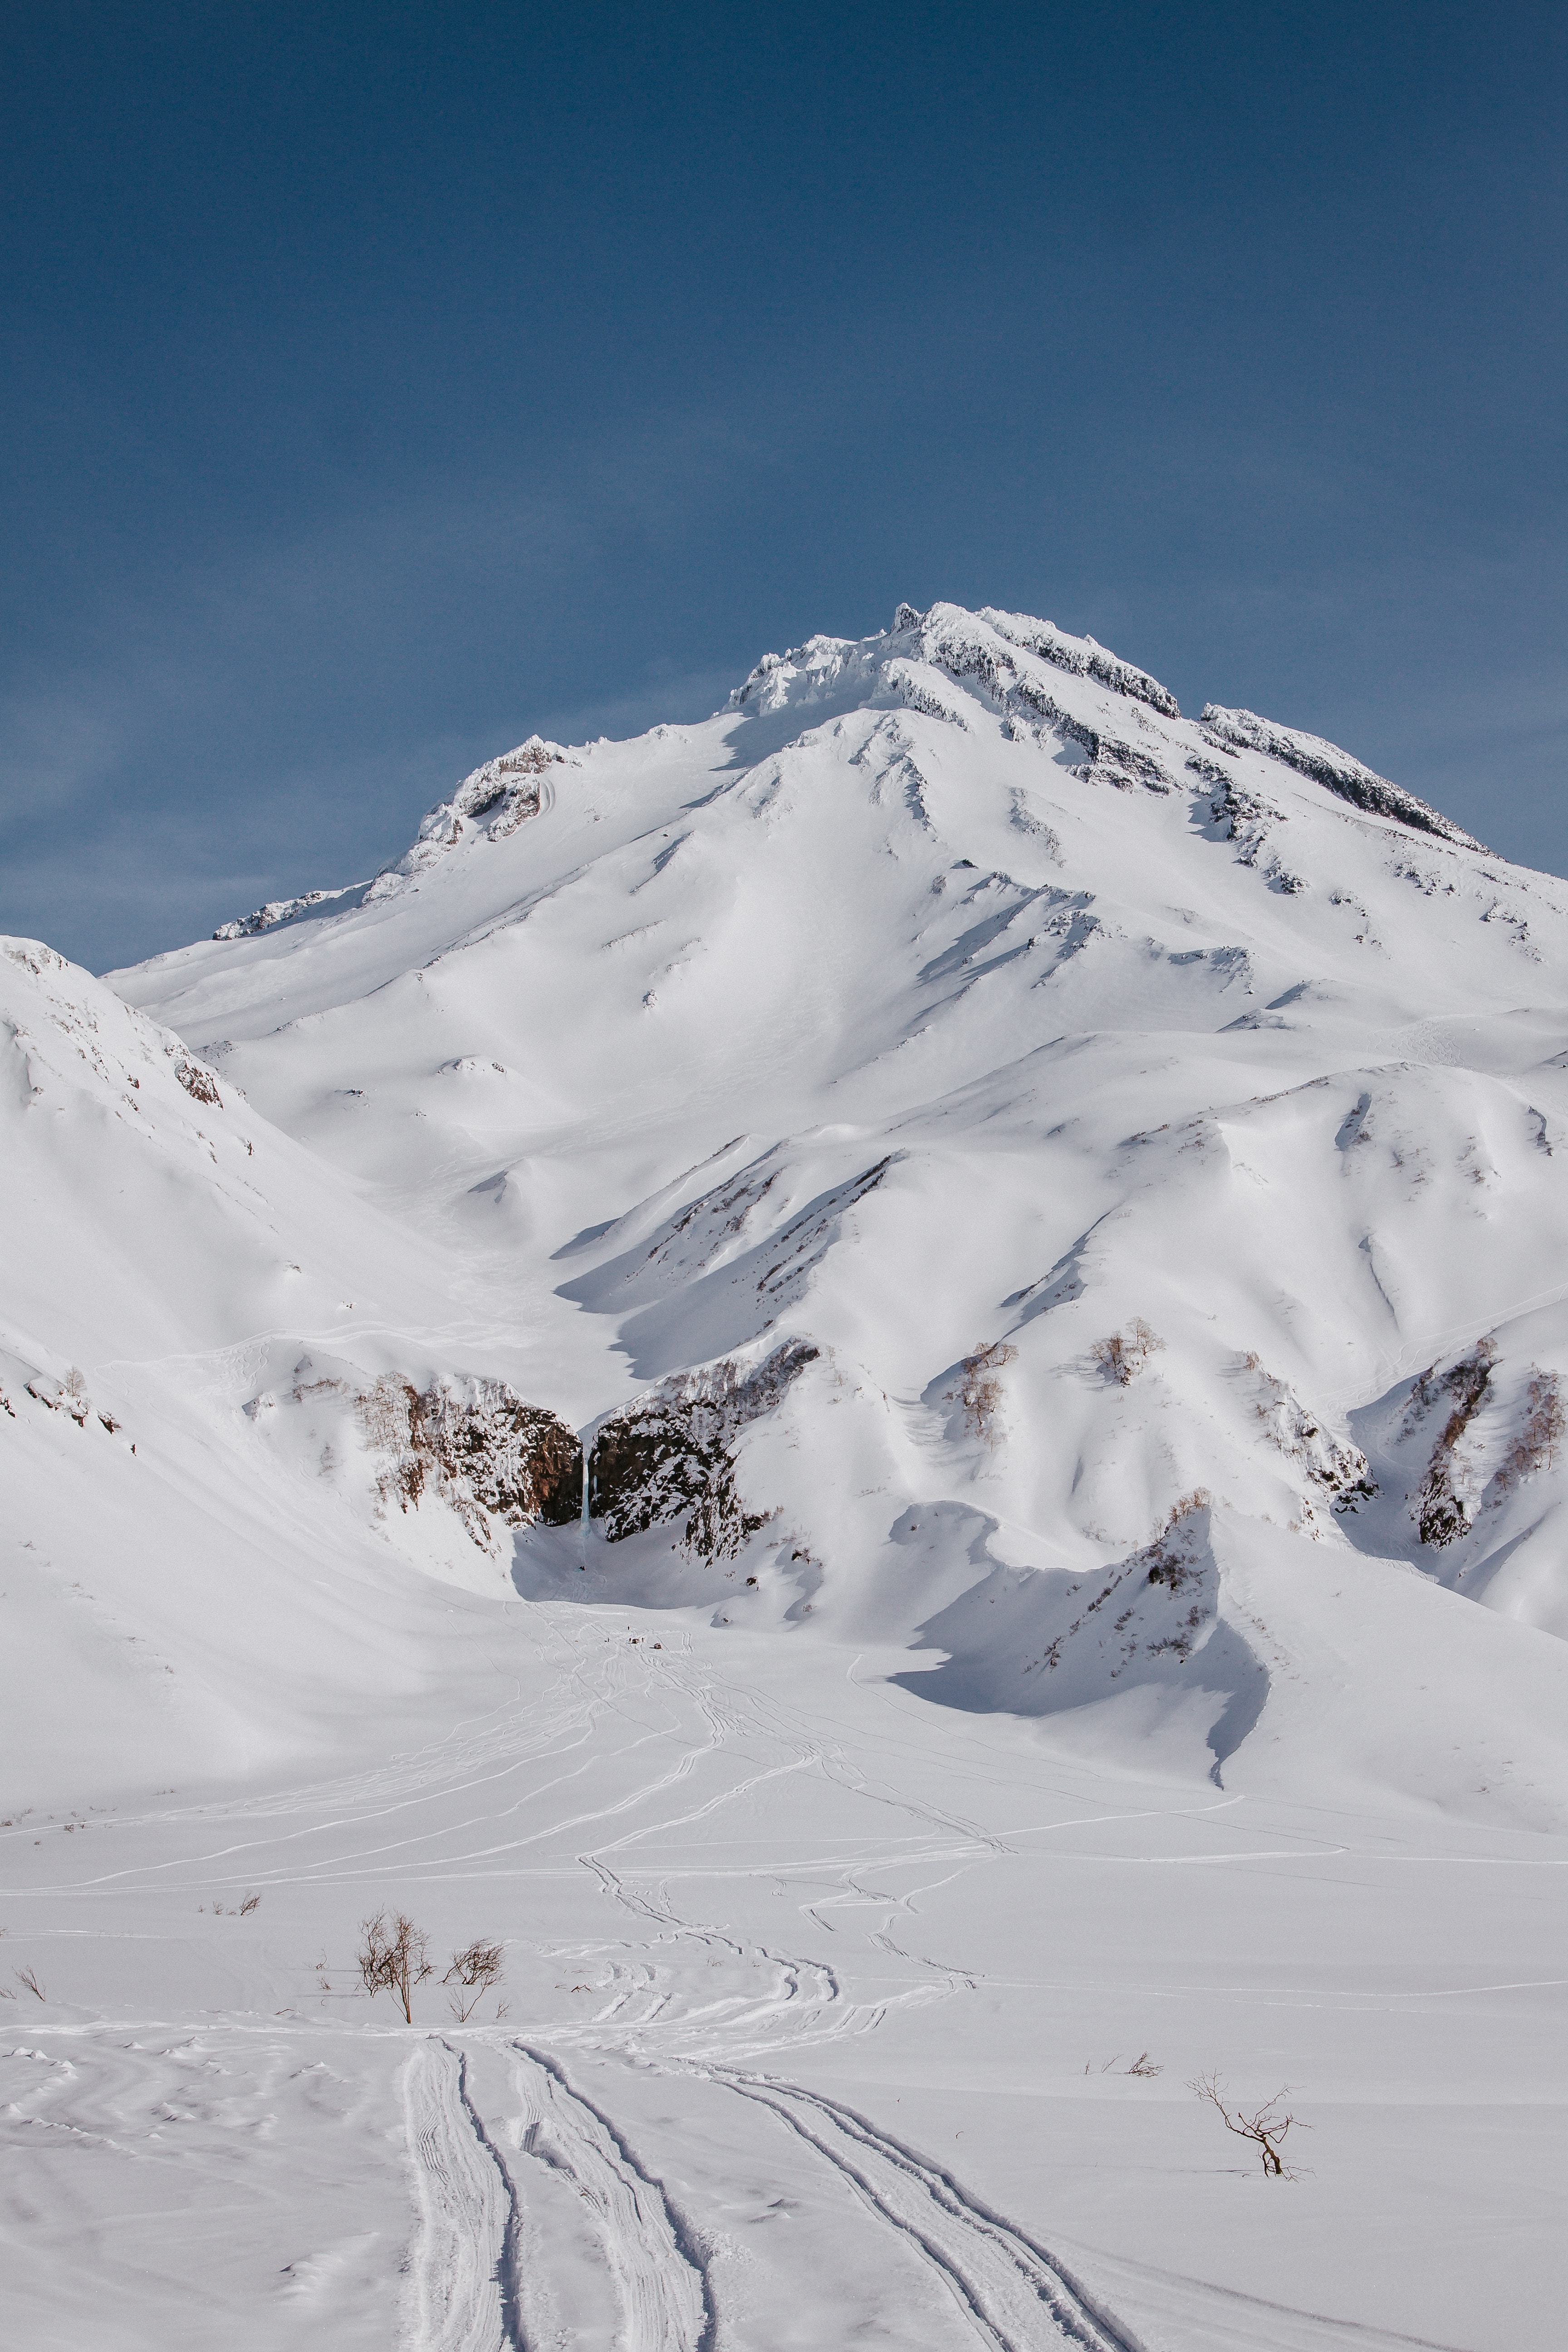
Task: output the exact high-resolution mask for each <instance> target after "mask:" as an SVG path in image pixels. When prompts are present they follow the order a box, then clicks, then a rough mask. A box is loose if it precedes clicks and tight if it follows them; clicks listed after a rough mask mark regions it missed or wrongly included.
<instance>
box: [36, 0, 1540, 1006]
mask: <svg viewBox="0 0 1568 2352" xmlns="http://www.w3.org/2000/svg"><path fill="white" fill-rule="evenodd" d="M1565 28H1568V12H1565V11H1564V10H1563V7H1562V6H1561V5H1552V6H1539V7H1538V6H1535V5H1508V0H1504V4H1503V5H1493V6H1491V7H1489V8H1488V9H1479V8H1477V7H1474V6H1473V5H1465V6H1450V5H1444V0H1425V4H1424V5H1409V6H1407V5H1367V0H1360V5H1354V6H1341V5H1334V0H1318V5H1310V6H1304V5H1273V6H1271V5H1263V0H1252V5H1246V6H1233V5H1205V0H1189V5H1179V6H1177V5H1101V6H1097V7H1085V6H1057V5H1037V6H1013V5H1005V0H1001V4H1000V5H985V6H967V5H963V0H950V5H945V6H941V7H938V6H928V5H922V4H921V0H900V5H879V0H868V5H857V6H851V7H839V8H836V9H831V10H829V9H822V8H817V7H812V6H799V7H795V8H793V9H770V10H766V11H763V10H760V9H752V8H749V7H742V6H730V7H705V6H695V5H679V0H676V4H675V5H668V6H666V7H665V8H663V9H650V8H647V7H644V8H637V9H633V8H629V7H624V6H596V5H576V6H574V7H572V8H570V9H567V8H559V7H538V6H528V5H516V6H510V7H491V6H487V5H459V6H447V7H436V6H429V5H426V6H380V7H362V6H357V5H353V0H337V5H334V6H333V7H332V8H331V9H325V10H323V9H321V8H320V7H319V6H314V5H313V6H311V7H309V8H305V7H296V6H292V5H288V4H287V0H272V5H266V6H261V7H247V6H244V5H234V4H233V0H230V4H229V5H223V6H221V7H220V6H200V5H187V6H165V5H157V0H144V5H138V6H135V7H123V6H119V5H114V0H90V5H52V6H45V5H26V0H13V5H10V6H8V7H7V8H6V9H5V14H4V20H3V24H0V206H3V211H0V218H3V220H4V225H5V233H4V237H3V239H0V331H3V333H4V367H3V369H0V449H3V451H4V475H3V486H0V533H3V537H0V552H3V555H4V562H3V563H0V597H3V598H4V626H3V630H0V762H3V765H0V929H8V930H13V931H18V930H19V931H24V932H29V933H32V934H35V935H41V936H43V937H45V938H47V939H48V940H51V941H52V942H53V943H54V944H55V945H57V946H58V947H59V948H61V949H63V950H65V951H66V952H67V953H68V954H69V955H72V956H74V957H76V958H78V959H79V960H80V961H85V962H88V963H90V964H92V965H94V966H95V967H97V968H100V969H101V968H103V967H105V966H107V965H110V964H112V963H116V962H121V961H126V960H128V959H130V958H132V957H134V956H141V955H144V954H147V953H150V952H153V950H156V949H158V948H161V947H164V946H169V945H173V944H174V943H176V942H178V941H180V940H184V939H187V938H190V937H194V936H197V935H200V934H202V933H204V932H205V931H208V930H210V929H211V928H212V926H213V925H214V923H215V922H217V921H219V920H222V919H225V918H226V917H229V916H233V915H238V914H242V913H244V912H245V911H246V910H247V909H248V908H251V907H253V906H255V905H256V904H258V902H259V901H260V900H261V899H263V898H268V897H274V896H279V895H282V894H285V893H290V892H293V891H296V890H300V889H303V888H307V887H310V886H312V885H326V884H331V883H334V882H342V881H347V880H351V879H353V878H356V877H360V876H363V875H365V874H368V873H370V872H372V871H373V870H374V867H375V866H377V865H379V864H381V863H382V862H384V860H386V859H388V858H390V857H393V856H397V855H398V854H400V853H401V851H402V850H403V848H404V847H405V845H406V843H407V841H408V839H409V837H410V836H411V835H412V832H413V830H414V826H415V824H416V820H417V818H418V816H419V814H421V812H422V811H423V810H424V809H425V808H426V807H427V806H428V805H429V804H430V803H432V802H433V801H435V800H436V799H437V798H439V797H440V796H441V795H442V794H443V793H444V792H445V791H446V789H447V786H448V785H449V784H450V783H451V782H452V781H453V780H454V779H455V778H456V777H457V776H458V775H459V774H461V773H462V772H464V771H465V770H466V769H468V767H470V766H472V765H473V764H474V763H475V762H476V761H478V760H479V759H481V758H483V757H485V756H486V755H487V754H489V752H491V751H496V750H499V749H501V748H504V747H505V746H507V745H509V744H510V743H513V742H515V741H517V740H519V739H520V738H521V736H523V735H525V734H527V733H528V732H530V731H531V730H533V729H535V728H537V729H539V730H541V731H542V732H543V733H545V734H550V735H554V736H557V737H560V738H563V739H564V740H573V739H580V738H582V737H584V736H585V735H591V734H598V733H610V734H616V733H628V732H633V731H636V730H640V729H641V728H643V727H646V726H647V725H650V724H651V723H652V722H653V721H654V720H655V719H660V718H674V719H679V718H689V717H694V716H698V715H700V714H703V713H705V712H706V711H708V710H710V709H712V708H713V707H714V706H715V705H716V703H717V702H719V701H720V700H721V698H722V697H723V695H724V693H725V692H726V691H727V690H728V688H730V686H731V684H732V683H734V682H735V680H736V679H738V678H739V677H742V676H743V675H744V673H745V671H746V670H747V669H748V668H749V667H751V665H752V662H753V661H754V659H755V658H756V656H758V655H759V654H760V653H761V652H763V650H764V649H765V648H768V647H782V646H786V645H790V644H794V643H797V642H798V641H799V640H800V639H801V638H802V637H803V636H805V635H809V634H810V633H811V632H812V631H814V630H817V629H824V630H830V631H833V632H836V633H838V634H841V635H862V634H864V633H866V632H868V631H869V630H872V629H874V628H877V627H879V626H882V625H886V624H887V623H888V622H889V620H890V618H891V615H892V612H893V607H894V605H895V604H896V603H897V602H898V600H899V599H900V597H908V598H909V599H910V601H911V602H913V603H914V604H921V605H924V604H929V603H931V601H932V600H933V599H935V598H937V597H951V598H953V599H956V600H958V601H960V602H962V603H965V604H1003V605H1006V606H1011V607H1014V608H1018V609H1023V610H1026V611H1029V612H1034V613H1039V614H1046V615H1047V616H1048V617H1050V618H1052V619H1054V620H1056V621H1057V622H1058V623H1059V624H1060V625H1062V626H1064V627H1066V628H1068V629H1072V630H1075V631H1082V630H1088V631H1089V632H1091V633H1092V634H1093V635H1095V636H1097V637H1099V638H1100V639H1101V640H1102V641H1103V642H1105V643H1107V644H1109V645H1111V646H1115V647H1116V648H1117V649H1118V650H1119V651H1121V652H1122V653H1124V654H1125V655H1127V656H1130V657H1131V658H1132V659H1134V660H1136V661H1138V662H1140V663H1142V664H1143V665H1145V666H1146V667H1149V668H1151V669H1152V670H1153V671H1154V672H1155V673H1156V674H1157V675H1158V676H1159V677H1162V678H1163V679H1164V680H1165V682H1166V683H1167V684H1168V685H1169V686H1170V687H1172V688H1173V690H1174V691H1175V692H1176V693H1177V694H1178V695H1179V697H1180V698H1181V700H1182V704H1183V707H1184V709H1191V708H1195V707H1196V706H1197V705H1198V704H1199V703H1201V701H1202V700H1203V699H1204V698H1205V697H1213V698H1215V699H1217V700H1219V701H1222V702H1228V703H1244V704H1247V705H1248V706H1250V707H1251V708H1253V709H1259V710H1262V711H1265V712H1267V713H1268V714H1269V715H1270V716H1272V717H1275V718H1277V719H1284V720H1286V721H1289V722H1290V723H1292V724H1295V725H1298V726H1304V727H1308V728H1310V729H1313V730H1316V731H1318V732H1320V733H1322V734H1326V735H1329V736H1331V737H1332V738H1334V739H1335V740H1337V741H1340V742H1342V743H1344V744H1346V745H1347V746H1349V747H1350V748H1351V749H1352V750H1353V751H1356V752H1357V753H1358V754H1360V755H1361V756H1362V757H1363V758H1364V759H1367V760H1369V761H1371V762H1372V763H1373V765H1374V766H1376V767H1379V768H1381V769H1383V770H1384V772H1386V773H1388V774H1391V775H1393V776H1394V777H1396V778H1398V779H1399V780H1400V781H1401V782H1405V783H1408V784H1410V785H1412V786H1414V787H1415V789H1416V790H1417V791H1420V792H1423V793H1426V794H1427V795H1428V796H1429V797H1430V798H1432V799H1434V800H1436V802H1438V803H1440V804H1441V805H1442V806H1443V807H1445V808H1447V809H1448V810H1450V811H1451V812H1452V813H1453V814H1455V815H1456V816H1458V818H1459V819H1460V820H1461V822H1462V823H1464V824H1467V825H1468V826H1470V827H1472V828H1473V829H1474V830H1475V831H1477V832H1479V834H1480V835H1482V836H1483V837H1484V838H1486V839H1488V840H1489V841H1490V842H1492V843H1493V844H1494V845H1496V846H1497V847H1498V848H1499V849H1500V850H1501V851H1503V852H1504V853H1505V854H1507V855H1509V856H1514V857H1517V858H1521V859H1524V860H1526V861H1528V862H1531V863H1534V864H1540V865H1545V866H1552V867H1553V868H1555V869H1556V870H1558V871H1568V796H1565V793H1564V790H1563V784H1564V777H1565V760H1564V754H1565V751H1568V659H1565V647H1564V635H1563V584H1564V583H1563V572H1564V543H1565V535H1564V520H1565V517H1564V503H1565V501H1564V428H1565V423H1568V403H1565V400H1564V384H1565V369H1564V356H1565V355H1564V333H1563V329H1564V313H1565V307H1568V305H1565V282H1568V281H1565V278H1564V268H1563V264H1564V258H1565V256H1564V236H1563V226H1564V218H1563V215H1564V205H1563V196H1564V156H1565V146H1564V140H1563V122H1564V118H1565V106H1564V101H1565V99H1568V70H1565V68H1568V34H1565Z"/></svg>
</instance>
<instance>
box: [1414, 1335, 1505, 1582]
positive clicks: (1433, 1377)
mask: <svg viewBox="0 0 1568 2352" xmlns="http://www.w3.org/2000/svg"><path fill="white" fill-rule="evenodd" d="M1496 1360H1497V1348H1496V1344H1495V1342H1493V1341H1492V1340H1491V1339H1482V1340H1480V1341H1479V1342H1478V1344H1477V1346H1476V1347H1475V1348H1474V1349H1472V1350H1471V1352H1470V1354H1469V1355H1468V1356H1462V1357H1461V1358H1460V1359H1459V1360H1458V1363H1456V1364H1450V1365H1449V1367H1448V1369H1447V1371H1446V1372H1442V1373H1439V1372H1438V1371H1437V1369H1436V1365H1432V1366H1430V1367H1429V1368H1428V1369H1427V1370H1426V1371H1425V1372H1423V1373H1422V1375H1421V1377H1420V1379H1419V1380H1418V1381H1416V1383H1415V1387H1414V1389H1413V1390H1412V1391H1411V1399H1410V1412H1409V1418H1410V1420H1411V1421H1412V1423H1414V1422H1416V1421H1418V1420H1420V1419H1422V1418H1423V1417H1424V1416H1425V1415H1426V1413H1428V1412H1431V1410H1432V1408H1433V1406H1434V1405H1436V1404H1438V1403H1440V1402H1444V1401H1445V1400H1447V1402H1448V1404H1449V1411H1448V1413H1447V1417H1446V1419H1445V1421H1444V1423H1443V1427H1442V1430H1441V1431H1440V1433H1439V1434H1438V1438H1437V1442H1436V1444H1435V1445H1434V1446H1433V1448H1432V1459H1431V1462H1430V1463H1429V1465H1427V1470H1426V1477H1425V1478H1424V1479H1423V1480H1422V1482H1421V1490H1420V1493H1419V1494H1418V1495H1417V1496H1416V1497H1415V1524H1416V1526H1417V1527H1418V1528H1419V1529H1420V1531H1421V1540H1422V1542H1423V1543H1424V1544H1439V1545H1441V1544H1449V1543H1452V1542H1453V1540H1454V1538H1455V1537H1456V1536H1462V1535H1465V1534H1468V1530H1469V1528H1470V1523H1471V1521H1472V1520H1473V1519H1474V1517H1475V1515H1476V1496H1475V1495H1474V1493H1473V1492H1471V1491H1470V1486H1469V1481H1468V1478H1467V1475H1466V1471H1465V1467H1464V1465H1463V1463H1462V1460H1461V1457H1460V1454H1459V1447H1460V1444H1461V1441H1462V1440H1463V1438H1464V1435H1465V1433H1466V1431H1467V1430H1468V1428H1469V1425H1470V1423H1471V1422H1472V1421H1474V1419H1475V1418H1476V1415H1477V1413H1478V1412H1479V1411H1480V1409H1481V1405H1482V1402H1483V1401H1484V1400H1485V1397H1486V1394H1487V1391H1488V1389H1489V1386H1490V1384H1491V1377H1492V1367H1493V1365H1494V1363H1495V1362H1496Z"/></svg>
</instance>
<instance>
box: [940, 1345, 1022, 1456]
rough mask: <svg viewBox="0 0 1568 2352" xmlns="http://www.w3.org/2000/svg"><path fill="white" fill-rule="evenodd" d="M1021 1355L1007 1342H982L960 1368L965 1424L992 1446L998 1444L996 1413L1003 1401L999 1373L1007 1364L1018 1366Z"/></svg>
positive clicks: (974, 1435) (960, 1398) (959, 1392)
mask: <svg viewBox="0 0 1568 2352" xmlns="http://www.w3.org/2000/svg"><path fill="white" fill-rule="evenodd" d="M1017 1355H1018V1350H1017V1349H1016V1348H1011V1347H1009V1346H1008V1344H1007V1342H1006V1340H1005V1339H992V1340H990V1341H988V1342H987V1341H982V1343H981V1345H980V1346H979V1347H978V1348H976V1349H975V1350H974V1353H973V1355H972V1356H965V1357H964V1359H963V1363H962V1365H961V1366H960V1370H962V1372H963V1380H962V1381H960V1383H959V1387H958V1402H959V1403H960V1404H961V1405H962V1406H963V1425H964V1427H965V1429H967V1430H968V1432H969V1433H970V1435H971V1436H972V1437H981V1438H984V1441H985V1444H987V1445H988V1446H994V1444H995V1443H996V1412H997V1408H998V1407H999V1406H1000V1404H1001V1402H1002V1383H1001V1381H1000V1380H998V1378H997V1374H998V1373H999V1372H1000V1371H1001V1370H1002V1368H1003V1366H1004V1365H1005V1364H1011V1363H1015V1362H1016V1360H1017ZM949 1393H950V1394H951V1393H952V1391H949Z"/></svg>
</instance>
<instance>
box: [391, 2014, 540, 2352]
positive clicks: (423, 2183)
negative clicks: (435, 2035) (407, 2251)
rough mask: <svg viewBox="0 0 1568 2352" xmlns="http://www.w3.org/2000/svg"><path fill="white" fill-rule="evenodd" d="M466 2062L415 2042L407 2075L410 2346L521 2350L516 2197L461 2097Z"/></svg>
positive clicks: (436, 2351) (447, 2050) (430, 2351)
mask: <svg viewBox="0 0 1568 2352" xmlns="http://www.w3.org/2000/svg"><path fill="white" fill-rule="evenodd" d="M464 2075H465V2061H464V2060H463V2058H462V2057H461V2056H460V2055H459V2053H458V2052H456V2051H454V2050H453V2049H451V2047H450V2046H449V2045H448V2044H447V2042H442V2041H439V2040H436V2039H432V2040H431V2041H428V2042H421V2043H420V2044H419V2045H418V2047H417V2048H416V2050H415V2052H414V2053H413V2055H412V2057H411V2058H410V2059H409V2061H408V2065H407V2068H406V2070H405V2074H404V2090H403V2096H404V2106H405V2116H406V2121H407V2131H408V2147H409V2153H410V2155H411V2157H412V2158H413V2162H414V2171H415V2179H416V2188H417V2192H418V2198H419V2209H420V2222H419V2232H418V2236H417V2238H416V2242H415V2245H414V2249H413V2252H412V2254H411V2256H410V2265H409V2267H410V2273H411V2284H412V2303H413V2327H412V2335H411V2340H412V2342H413V2344H414V2345H415V2346H416V2347H417V2352H498V2347H507V2352H525V2347H524V2345H523V2339H522V2337H521V2334H520V2333H519V2330H518V2326H517V2319H516V2309H515V2305H516V2296H515V2289H514V2285H513V2280H512V2263H513V2260H514V2251H513V2250H514V2243H515V2237H516V2218H517V2216H516V2198H515V2195H514V2192H513V2190H512V2186H511V2181H510V2178H509V2176H508V2174H507V2172H506V2171H505V2169H504V2168H503V2167H502V2165H501V2163H500V2159H499V2158H498V2157H497V2155H496V2152H495V2150H494V2148H493V2147H491V2145H490V2143H489V2138H488V2137H487V2136H486V2133H485V2129H484V2126H483V2125H482V2124H481V2123H480V2121H479V2116H478V2115H477V2114H476V2112H475V2110H474V2107H473V2105H472V2103H471V2102H470V2100H469V2099H468V2093H467V2087H466V2084H465V2081H464Z"/></svg>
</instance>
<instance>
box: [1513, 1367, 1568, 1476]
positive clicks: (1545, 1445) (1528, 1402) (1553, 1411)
mask: <svg viewBox="0 0 1568 2352" xmlns="http://www.w3.org/2000/svg"><path fill="white" fill-rule="evenodd" d="M1565 1425H1568V1423H1565V1419H1564V1415H1563V1398H1562V1393H1561V1391H1560V1389H1559V1386H1558V1381H1557V1375H1556V1373H1555V1372H1543V1371H1542V1370H1541V1369H1540V1367H1539V1365H1535V1364H1532V1365H1531V1368H1530V1386H1529V1388H1528V1389H1527V1390H1526V1391H1525V1412H1524V1423H1523V1426H1522V1427H1521V1430H1520V1433H1519V1435H1518V1436H1517V1437H1516V1438H1515V1440H1514V1442H1513V1444H1512V1445H1511V1447H1510V1449H1509V1454H1508V1458H1507V1460H1506V1461H1505V1462H1504V1464H1503V1465H1502V1468H1501V1469H1500V1471H1499V1473H1498V1485H1499V1486H1500V1487H1501V1488H1502V1489H1503V1491H1504V1492H1505V1493H1506V1492H1507V1491H1508V1489H1509V1488H1510V1486H1517V1485H1518V1484H1519V1481H1520V1480H1521V1478H1529V1477H1532V1476H1533V1475H1534V1474H1535V1472H1536V1471H1537V1470H1551V1469H1554V1468H1555V1467H1556V1463H1557V1454H1558V1449H1559V1448H1560V1447H1561V1445H1562V1444H1563V1429H1564V1426H1565Z"/></svg>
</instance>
